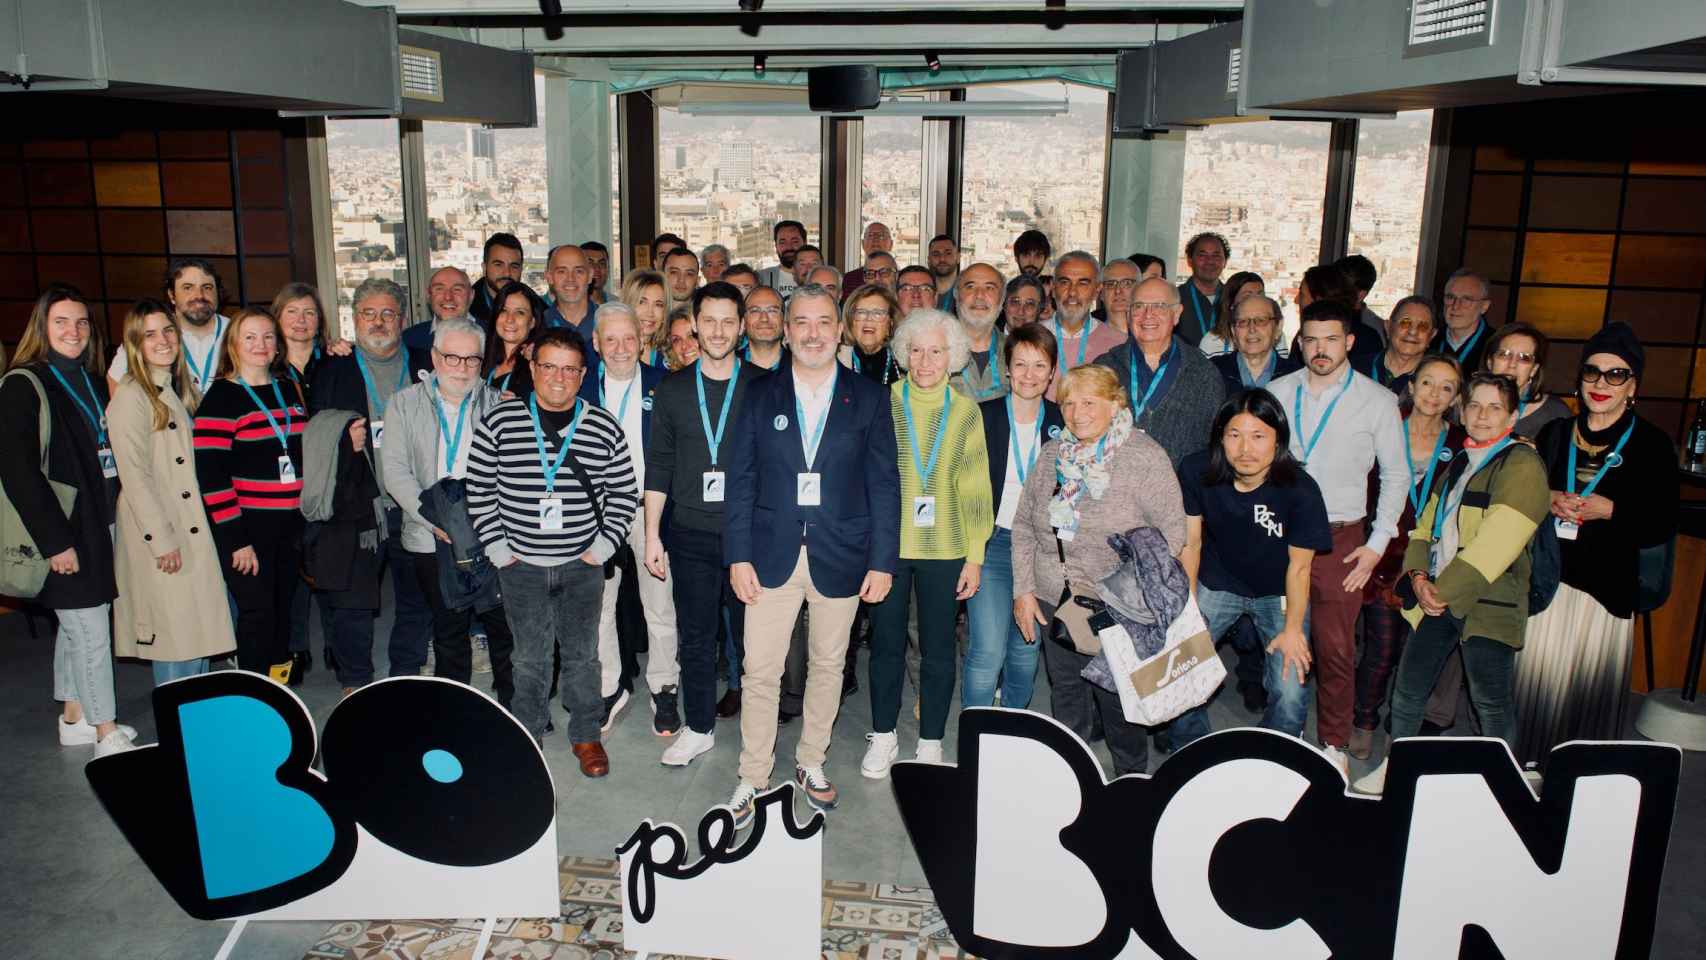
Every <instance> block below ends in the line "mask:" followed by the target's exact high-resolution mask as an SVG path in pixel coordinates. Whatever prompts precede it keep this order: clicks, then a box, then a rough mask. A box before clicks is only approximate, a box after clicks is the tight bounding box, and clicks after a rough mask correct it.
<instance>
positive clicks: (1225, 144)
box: [1169, 120, 1331, 343]
mask: <svg viewBox="0 0 1706 960" xmlns="http://www.w3.org/2000/svg"><path fill="white" fill-rule="evenodd" d="M1330 132H1331V131H1330V130H1329V127H1328V125H1327V124H1325V123H1312V122H1299V121H1289V122H1288V121H1283V120H1261V121H1255V122H1251V123H1228V124H1223V125H1220V126H1215V127H1210V128H1208V129H1206V130H1193V131H1191V132H1190V133H1187V134H1186V135H1185V183H1184V207H1183V210H1182V211H1181V213H1180V215H1179V249H1178V250H1176V251H1174V252H1173V256H1174V258H1175V262H1174V268H1175V272H1171V273H1169V276H1171V277H1173V278H1174V279H1175V280H1181V279H1183V278H1184V277H1187V276H1189V275H1190V267H1189V265H1188V264H1186V262H1185V251H1184V244H1185V241H1186V240H1188V239H1189V238H1190V237H1192V236H1194V235H1195V234H1197V233H1200V232H1202V231H1204V230H1212V231H1214V232H1215V233H1218V234H1220V235H1222V236H1224V237H1225V238H1226V242H1227V244H1228V245H1229V246H1230V247H1231V248H1232V249H1231V251H1230V252H1231V256H1229V257H1228V258H1227V262H1226V272H1225V274H1223V276H1222V279H1224V278H1225V277H1229V276H1231V275H1232V274H1233V273H1235V272H1237V271H1239V270H1250V271H1253V272H1255V273H1257V274H1260V275H1261V277H1262V281H1263V283H1264V285H1265V286H1266V287H1267V292H1268V296H1270V297H1273V298H1274V299H1276V300H1278V301H1279V302H1280V307H1281V309H1282V310H1283V311H1284V314H1285V336H1284V338H1283V339H1282V340H1281V341H1280V342H1281V343H1287V342H1290V340H1291V336H1292V334H1294V333H1296V332H1297V287H1298V284H1299V283H1301V282H1302V280H1303V271H1305V270H1307V269H1308V268H1310V267H1312V266H1314V265H1315V262H1316V261H1317V260H1319V259H1320V258H1321V207H1322V204H1323V203H1324V198H1325V195H1326V190H1327V139H1328V136H1329V134H1330Z"/></svg>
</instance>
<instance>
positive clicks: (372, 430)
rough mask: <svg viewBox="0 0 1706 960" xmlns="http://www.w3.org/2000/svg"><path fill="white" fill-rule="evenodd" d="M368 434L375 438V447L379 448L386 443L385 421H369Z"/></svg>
mask: <svg viewBox="0 0 1706 960" xmlns="http://www.w3.org/2000/svg"><path fill="white" fill-rule="evenodd" d="M367 435H368V436H370V437H372V438H373V449H375V450H378V449H379V448H380V447H383V446H384V445H385V421H383V420H369V421H367Z"/></svg>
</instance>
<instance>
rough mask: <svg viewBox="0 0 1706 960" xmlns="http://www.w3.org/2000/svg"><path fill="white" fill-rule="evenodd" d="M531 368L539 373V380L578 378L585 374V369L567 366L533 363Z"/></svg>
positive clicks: (536, 361)
mask: <svg viewBox="0 0 1706 960" xmlns="http://www.w3.org/2000/svg"><path fill="white" fill-rule="evenodd" d="M533 368H534V369H535V370H538V371H539V376H540V377H541V378H549V377H578V376H580V375H581V374H583V373H585V372H586V367H571V366H569V365H568V364H566V363H565V364H562V365H558V364H555V363H540V362H539V361H538V360H535V361H533Z"/></svg>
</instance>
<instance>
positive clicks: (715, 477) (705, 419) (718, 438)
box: [693, 357, 740, 503]
mask: <svg viewBox="0 0 1706 960" xmlns="http://www.w3.org/2000/svg"><path fill="white" fill-rule="evenodd" d="M739 384H740V358H739V357H736V358H735V366H734V372H732V373H730V374H729V387H728V391H727V392H726V393H724V394H723V411H722V412H721V413H719V414H718V415H717V431H716V432H715V433H712V432H711V413H710V411H709V410H708V409H707V408H706V404H705V374H704V372H703V371H702V370H701V369H700V365H699V361H697V360H695V361H693V385H694V386H695V387H697V388H698V390H699V425H700V426H701V427H703V428H704V430H705V447H706V448H707V449H708V450H709V451H710V453H711V469H709V470H707V471H705V473H704V474H703V475H702V476H701V477H700V487H699V494H700V497H701V498H702V499H703V500H704V501H705V502H706V503H722V502H723V498H724V496H725V494H726V493H727V488H726V487H725V485H724V482H723V481H724V479H725V478H724V475H723V471H721V470H719V469H717V449H718V448H719V447H721V446H722V445H723V430H724V428H726V427H727V426H728V425H729V409H730V408H731V407H733V406H734V402H735V388H736V387H737V386H739Z"/></svg>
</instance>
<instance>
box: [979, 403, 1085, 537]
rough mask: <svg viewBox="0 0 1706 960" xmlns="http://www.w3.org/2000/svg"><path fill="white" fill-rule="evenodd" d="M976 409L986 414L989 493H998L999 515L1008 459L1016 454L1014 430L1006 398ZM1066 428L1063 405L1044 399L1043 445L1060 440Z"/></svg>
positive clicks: (984, 417) (1039, 451)
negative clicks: (1061, 407)
mask: <svg viewBox="0 0 1706 960" xmlns="http://www.w3.org/2000/svg"><path fill="white" fill-rule="evenodd" d="M977 408H978V410H980V411H982V412H983V445H984V446H985V447H986V448H988V450H989V489H990V490H992V491H994V492H995V510H996V512H998V513H999V512H1000V510H1001V491H1002V490H1003V489H1005V488H1006V486H1007V458H1008V457H1009V456H1010V455H1012V453H1013V444H1012V442H1011V436H1012V432H1013V426H1012V424H1011V423H1010V422H1009V421H1008V420H1007V403H1006V398H1005V397H996V398H995V399H994V400H985V401H983V402H982V403H980V404H978V405H977ZM1065 426H1066V421H1065V420H1064V419H1062V418H1061V415H1060V405H1059V404H1057V403H1055V402H1054V401H1053V400H1049V399H1047V398H1044V400H1043V443H1047V442H1049V441H1050V440H1053V439H1055V438H1056V437H1058V436H1060V431H1061V429H1062V428H1063V427H1065ZM1021 439H1023V438H1021ZM1037 450H1038V453H1039V454H1040V453H1041V451H1042V447H1041V446H1040V445H1039V446H1038V447H1037ZM1038 462H1039V463H1040V462H1041V460H1040V459H1039V461H1038Z"/></svg>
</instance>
